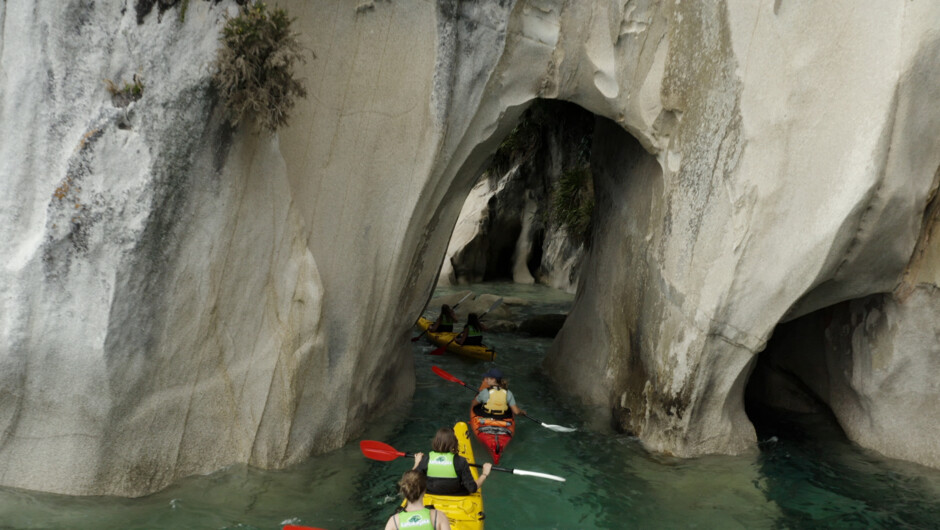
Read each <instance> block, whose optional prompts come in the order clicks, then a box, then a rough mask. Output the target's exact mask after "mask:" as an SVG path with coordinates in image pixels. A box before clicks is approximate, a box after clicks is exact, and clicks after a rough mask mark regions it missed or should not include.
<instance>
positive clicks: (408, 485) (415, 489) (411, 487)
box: [398, 469, 428, 502]
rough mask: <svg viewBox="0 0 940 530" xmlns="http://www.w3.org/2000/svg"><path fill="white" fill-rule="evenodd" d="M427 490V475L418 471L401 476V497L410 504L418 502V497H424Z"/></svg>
mask: <svg viewBox="0 0 940 530" xmlns="http://www.w3.org/2000/svg"><path fill="white" fill-rule="evenodd" d="M427 488H428V477H427V475H425V474H424V473H422V472H420V471H418V470H417V469H412V470H410V471H405V474H404V475H402V476H401V480H399V481H398V491H399V492H401V496H402V497H404V498H405V500H407V501H408V502H414V501H416V500H418V497H420V496H421V495H424V491H425V490H426V489H427Z"/></svg>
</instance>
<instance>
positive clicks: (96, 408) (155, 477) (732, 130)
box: [0, 0, 940, 495]
mask: <svg viewBox="0 0 940 530" xmlns="http://www.w3.org/2000/svg"><path fill="white" fill-rule="evenodd" d="M186 5H188V9H187V11H186V14H185V17H183V16H181V12H180V6H179V5H175V6H174V7H172V8H170V9H165V6H164V3H159V4H158V5H157V4H155V3H153V2H136V3H134V4H133V5H132V3H130V2H123V1H121V2H119V1H116V0H113V1H103V2H87V1H83V0H69V1H67V2H61V3H56V4H55V5H54V6H53V5H52V4H43V3H40V2H30V1H21V2H4V3H2V4H0V105H2V106H0V137H2V141H0V181H2V190H3V192H2V194H0V201H2V204H0V258H2V263H0V265H2V269H0V484H3V485H9V486H18V487H24V488H32V489H43V490H49V491H56V492H62V493H77V494H119V495H140V494H145V493H148V492H151V491H154V490H156V489H159V488H162V487H164V486H166V485H167V484H169V483H171V482H172V481H173V480H176V479H177V478H179V477H182V476H185V475H187V474H192V473H200V472H207V471H211V470H214V469H218V468H219V467H221V466H224V465H226V464H228V463H231V462H250V463H252V464H254V465H258V466H263V467H280V466H285V465H288V464H290V463H292V462H297V461H299V460H301V459H303V458H304V457H306V456H307V455H309V454H311V453H312V452H319V451H325V450H329V449H331V448H335V447H338V446H340V445H341V444H343V443H345V441H346V440H348V439H349V438H351V437H353V436H355V435H356V433H358V432H360V431H361V429H362V428H363V426H364V425H365V423H366V422H367V421H369V420H370V419H372V418H375V417H376V416H377V415H378V414H379V413H381V412H382V411H384V410H385V409H387V408H388V407H391V406H394V405H396V404H398V403H402V402H404V401H405V400H406V399H407V398H408V396H409V393H410V391H411V389H412V388H413V382H414V374H413V368H412V363H411V362H410V357H409V349H408V346H409V343H408V340H407V338H408V337H410V336H411V325H412V324H413V322H414V319H415V318H416V317H417V315H418V314H419V313H420V311H421V309H422V307H424V305H425V303H426V301H427V300H428V299H429V297H430V293H431V290H432V288H433V285H434V283H435V279H436V277H437V275H438V271H439V269H440V265H441V262H442V260H443V258H444V255H445V252H446V248H447V244H448V241H449V240H450V238H451V233H452V230H453V228H454V225H455V224H456V221H457V216H458V213H459V211H460V209H461V206H462V205H463V203H464V200H465V199H466V197H467V196H468V194H469V193H470V190H471V189H472V187H473V186H474V185H475V184H476V182H477V180H478V178H479V176H480V174H481V172H482V170H483V168H484V167H485V165H486V163H487V160H488V158H489V157H490V156H491V155H492V153H493V152H495V150H496V148H497V146H498V145H499V144H500V142H501V141H502V139H503V138H504V137H505V136H506V134H507V133H508V132H509V131H510V130H511V129H512V128H513V127H514V126H515V123H516V122H517V120H518V119H519V117H520V115H521V114H522V112H523V111H524V110H525V108H526V107H527V106H528V105H529V104H530V103H531V102H532V101H533V100H534V99H536V98H546V99H561V100H566V101H569V102H572V103H574V104H577V105H580V106H581V107H583V108H584V109H586V110H588V111H590V112H592V113H594V114H596V115H597V116H598V117H599V119H598V129H597V130H596V131H595V134H594V141H595V145H594V148H593V150H592V159H591V166H592V169H593V170H594V173H595V190H596V192H597V196H598V204H597V210H596V212H595V224H594V226H595V231H594V233H593V235H592V240H593V244H592V247H591V251H590V253H589V254H588V255H587V256H586V258H585V261H584V263H583V265H582V270H581V272H580V283H579V286H578V297H577V300H576V303H575V307H574V309H573V311H572V313H571V315H570V316H569V318H568V319H567V320H566V322H565V325H564V327H563V329H562V331H561V333H560V334H559V335H558V337H557V339H556V342H555V345H554V347H553V349H552V351H551V352H550V354H549V358H548V359H547V361H546V363H547V367H548V368H549V370H550V372H551V373H552V374H553V375H554V377H555V378H556V380H557V381H558V382H559V383H560V384H561V385H562V386H563V387H564V388H567V389H569V390H570V391H572V392H574V393H575V394H577V395H578V396H580V397H582V398H583V399H585V400H586V401H588V402H590V403H593V404H599V405H601V406H603V407H608V408H609V409H610V410H611V414H612V415H613V416H614V418H615V422H616V423H617V424H618V425H619V426H620V427H621V428H623V429H624V430H629V431H632V432H635V433H636V434H637V435H639V436H640V438H641V439H642V440H643V441H644V442H645V443H646V444H647V445H648V446H649V447H650V448H652V449H655V450H661V451H668V452H671V453H673V454H677V455H697V454H703V453H708V452H721V453H733V452H740V451H745V450H748V449H749V448H751V447H753V446H754V432H753V428H752V427H751V425H750V423H749V421H748V419H747V417H746V415H745V414H744V407H743V395H744V387H745V383H746V382H747V380H748V377H749V375H750V372H751V369H752V368H753V367H754V366H755V364H756V362H757V359H758V354H759V352H760V351H761V350H762V349H763V347H764V345H765V344H766V342H767V340H768V338H769V337H770V335H771V333H772V331H773V330H774V328H775V326H777V324H778V323H779V322H782V321H788V320H793V319H796V318H798V317H800V316H803V315H808V314H811V313H813V312H814V311H817V310H819V309H821V308H826V307H829V306H833V305H835V304H840V303H847V304H848V305H846V306H844V307H845V309H844V310H840V312H839V316H838V318H833V319H832V321H831V322H830V323H829V324H828V325H830V326H836V327H833V328H831V333H830V335H831V336H830V337H828V338H827V339H826V340H827V341H829V342H822V343H821V344H822V345H823V346H825V345H826V344H830V343H831V344H838V345H839V346H838V348H835V347H833V349H832V352H833V353H831V354H829V355H830V356H832V355H836V354H839V355H843V356H851V358H852V361H851V362H852V363H853V364H852V366H854V367H859V369H858V370H857V372H853V373H852V374H851V377H849V376H846V375H845V372H844V370H843V373H841V374H835V373H833V374H832V375H830V376H826V377H824V378H823V379H812V378H810V376H809V375H807V379H808V380H810V381H809V383H808V386H810V387H811V388H817V389H822V388H824V387H828V388H833V389H836V388H838V389H837V390H835V391H833V393H831V394H830V397H831V399H830V402H831V407H832V409H833V411H834V412H835V413H836V415H837V416H838V417H839V420H840V422H842V423H843V427H844V428H845V430H846V432H847V433H848V434H849V435H850V436H851V437H852V438H853V439H854V440H856V441H858V442H859V443H860V444H863V445H865V446H867V447H872V448H875V449H878V450H880V451H883V452H885V453H887V454H891V455H897V456H900V457H903V458H908V459H910V460H913V461H918V462H922V463H925V464H928V465H934V466H940V461H938V458H937V454H938V451H937V441H936V440H938V437H936V436H932V437H930V438H929V439H926V440H920V441H916V442H915V441H914V440H913V438H914V437H912V436H905V433H911V432H915V431H917V430H918V429H920V428H921V427H922V423H923V418H926V417H935V416H936V412H937V409H938V408H940V405H938V396H940V392H938V389H937V387H936V385H935V384H934V383H931V382H930V381H929V380H928V378H925V377H923V376H921V377H915V375H917V374H914V373H913V372H915V371H916V372H921V371H926V370H928V369H931V370H933V368H932V365H931V364H930V363H931V362H932V361H931V359H935V358H936V342H937V341H936V334H937V329H938V325H937V324H936V322H937V319H936V318H927V316H929V315H936V314H937V309H936V307H937V296H938V295H937V289H936V287H937V285H938V283H937V282H938V278H937V276H936V274H935V270H934V269H935V268H936V267H935V265H934V264H935V263H937V262H938V261H937V260H931V259H930V257H931V256H935V254H936V251H935V249H934V246H935V243H933V240H932V239H931V238H930V237H929V235H930V234H931V231H930V230H931V228H932V227H933V224H934V216H933V214H932V213H931V212H934V209H933V208H931V207H930V206H929V205H930V204H932V202H931V201H932V200H933V197H934V194H935V190H936V187H937V179H938V172H937V169H938V167H940V149H938V140H937V139H938V138H940V108H938V107H937V106H936V105H935V102H936V101H938V100H940V94H938V91H940V83H938V82H937V81H938V79H940V38H938V35H937V33H936V30H935V27H934V26H935V24H933V21H935V20H938V17H940V5H937V4H935V3H931V2H903V3H879V4H874V3H864V4H863V3H858V2H852V1H848V0H846V1H844V2H825V3H819V4H817V5H813V6H809V7H807V6H802V5H797V4H794V3H790V2H787V1H786V0H783V1H777V2H774V3H755V2H750V1H744V0H729V1H727V2H714V3H705V2H681V3H676V2H659V1H653V0H649V1H630V2H562V1H560V0H526V1H522V0H519V1H512V0H492V1H486V2H459V1H457V0H449V1H448V0H441V1H439V2H437V3H435V4H433V8H432V6H431V5H429V4H428V3H427V2H417V1H408V0H401V1H395V2H375V3H374V4H372V5H371V9H357V8H356V6H355V5H352V4H350V3H349V2H347V1H346V0H322V1H315V2H307V1H301V0H291V1H286V2H283V4H282V5H283V7H286V8H287V9H288V10H289V11H290V12H291V14H292V16H295V17H297V18H296V22H295V25H296V28H295V29H297V30H298V31H300V32H301V34H302V36H303V39H304V42H305V45H306V46H308V47H309V48H310V50H312V51H313V52H314V53H315V54H316V57H315V58H314V57H313V56H311V59H310V60H309V61H308V63H307V64H306V65H305V66H304V68H303V71H302V72H301V75H302V76H303V77H306V79H307V87H308V91H309V97H308V98H307V99H306V100H303V101H301V102H299V105H298V107H297V108H296V110H295V113H294V116H293V118H292V121H291V125H290V126H289V127H287V128H286V129H283V130H281V131H280V132H279V133H278V134H277V135H275V136H271V135H266V134H262V133H258V132H256V131H254V130H253V129H252V128H251V127H247V126H246V127H241V128H239V129H237V130H231V129H230V128H228V127H227V126H226V125H225V124H224V123H222V122H221V120H220V118H219V117H220V115H221V113H220V111H219V109H218V108H217V107H216V102H215V100H214V97H213V95H212V92H211V90H210V87H209V77H210V68H209V66H208V65H209V64H210V63H211V60H212V59H213V57H214V54H215V49H216V46H217V45H218V41H217V36H218V31H219V29H220V28H221V25H222V24H223V22H224V17H225V15H226V14H231V13H234V12H235V9H236V3H235V2H230V1H222V2H218V3H216V2H196V1H191V2H188V3H186ZM834 25H838V26H839V27H840V28H842V31H840V32H838V34H837V35H836V34H834V33H833V32H832V28H833V26H834ZM134 74H138V75H139V77H140V78H141V79H142V80H143V82H144V90H143V94H142V97H141V98H140V99H138V100H134V101H114V100H113V99H112V98H111V97H110V95H109V94H108V92H107V91H106V89H105V84H104V82H103V80H104V79H111V80H112V81H114V82H115V83H116V84H121V83H122V82H123V81H125V80H131V79H132V78H133V76H134ZM849 300H854V301H852V302H846V301H849ZM840 307H842V306H840ZM925 315H927V316H925ZM364 323H367V324H364ZM899 330H902V331H903V330H910V332H900V331H899ZM914 330H917V333H914ZM836 331H838V333H836ZM847 337H848V338H847ZM575 344H576V345H577V352H578V355H577V358H573V357H571V356H569V355H567V354H568V353H569V352H571V351H575V350H574V348H573V345H575ZM846 348H848V349H846ZM901 350H903V354H902V353H901ZM810 362H816V363H818V362H819V359H818V358H809V359H807V363H810ZM840 362H841V363H843V364H842V365H840V366H846V365H845V363H848V362H849V361H848V360H847V359H845V358H843V359H842V360H841V361H840ZM862 368H865V369H862ZM934 371H935V370H934ZM818 372H819V371H818V370H817V371H815V372H814V373H815V374H818ZM921 375H922V374H921ZM902 380H904V381H908V382H907V383H905V384H904V385H902V384H901V383H898V381H902ZM911 388H914V390H915V392H914V393H913V394H907V395H904V393H905V392H907V391H908V390H910V389H911ZM819 392H820V393H821V392H822V390H819ZM852 394H854V395H856V396H858V397H859V398H860V399H858V400H856V401H857V402H856V403H855V404H853V403H852V402H851V400H848V399H847V396H849V395H852ZM875 402H877V404H876V405H872V403H875ZM912 403H917V404H919V406H920V407H921V409H922V410H923V411H924V412H923V414H922V415H921V416H920V417H914V416H911V415H903V414H893V413H892V411H895V410H898V409H900V408H903V407H908V406H911V404H912ZM872 425H873V426H874V427H873V428H872V427H870V426H872Z"/></svg>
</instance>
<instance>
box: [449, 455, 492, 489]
mask: <svg viewBox="0 0 940 530" xmlns="http://www.w3.org/2000/svg"><path fill="white" fill-rule="evenodd" d="M487 466H489V467H492V464H483V471H482V472H481V473H480V476H479V477H478V478H473V473H472V472H471V471H470V463H469V462H467V459H466V458H464V457H462V456H460V455H456V456H454V471H456V472H457V477H458V478H460V485H461V486H463V487H464V489H465V490H467V491H468V492H469V493H473V492H475V491H476V490H478V489H480V486H482V485H483V482H484V481H485V480H486V477H485V476H483V475H484V474H486V473H487V472H488V470H489V467H487Z"/></svg>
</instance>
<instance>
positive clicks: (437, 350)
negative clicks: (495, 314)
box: [430, 298, 503, 355]
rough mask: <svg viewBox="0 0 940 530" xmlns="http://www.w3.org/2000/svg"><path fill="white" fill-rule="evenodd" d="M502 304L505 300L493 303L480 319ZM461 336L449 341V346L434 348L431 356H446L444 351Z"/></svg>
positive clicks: (457, 335)
mask: <svg viewBox="0 0 940 530" xmlns="http://www.w3.org/2000/svg"><path fill="white" fill-rule="evenodd" d="M501 303H503V299H502V298H499V299H498V300H496V301H495V302H493V305H491V306H490V308H489V309H487V310H486V311H484V312H483V314H482V315H480V316H479V317H478V318H479V319H480V320H483V317H484V316H486V314H487V313H489V312H490V311H492V310H494V309H496V308H497V307H498V306H499V304H501ZM459 336H460V333H458V334H456V335H454V338H452V339H450V341H448V343H447V344H445V345H443V346H441V347H440V348H434V349H433V350H431V353H430V355H443V354H444V350H446V349H447V347H448V346H450V343H451V342H454V341H455V340H457V337H459Z"/></svg>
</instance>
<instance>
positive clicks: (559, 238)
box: [438, 99, 596, 293]
mask: <svg viewBox="0 0 940 530" xmlns="http://www.w3.org/2000/svg"><path fill="white" fill-rule="evenodd" d="M595 119H596V116H595V115H594V114H593V113H591V112H589V111H587V110H585V109H584V108H582V107H580V106H579V105H576V104H574V103H569V102H566V101H560V100H547V99H536V100H534V101H533V102H532V103H531V105H530V106H529V107H528V108H527V109H526V110H525V111H524V112H523V113H522V115H521V116H520V117H519V119H518V121H517V123H516V125H515V127H514V128H513V129H512V131H511V132H510V133H509V134H508V135H507V136H506V137H505V138H504V139H503V140H502V142H501V143H500V144H499V146H498V148H497V149H496V150H495V152H494V153H493V155H492V157H491V158H490V159H489V161H488V163H487V164H486V166H485V167H484V169H483V171H482V173H481V176H480V177H479V179H478V180H477V182H476V184H475V185H474V187H473V189H472V190H471V192H470V193H469V194H468V196H467V199H466V201H465V202H464V205H463V208H462V209H461V212H460V215H459V217H458V220H457V223H456V225H455V228H454V232H453V234H452V235H451V240H450V244H449V245H448V249H447V253H446V255H445V257H444V261H443V265H442V268H441V271H440V275H439V281H438V285H461V284H470V283H478V282H493V281H508V282H515V283H522V284H531V283H539V284H544V285H548V286H551V287H554V288H556V289H561V290H564V291H567V292H569V293H573V292H574V290H575V289H576V287H577V281H578V275H579V271H580V264H581V261H582V258H583V256H584V255H585V250H586V248H587V246H588V245H589V239H590V229H591V224H590V223H591V216H592V213H593V206H594V196H593V181H592V177H591V167H590V155H591V143H592V139H593V134H594V127H595Z"/></svg>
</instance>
